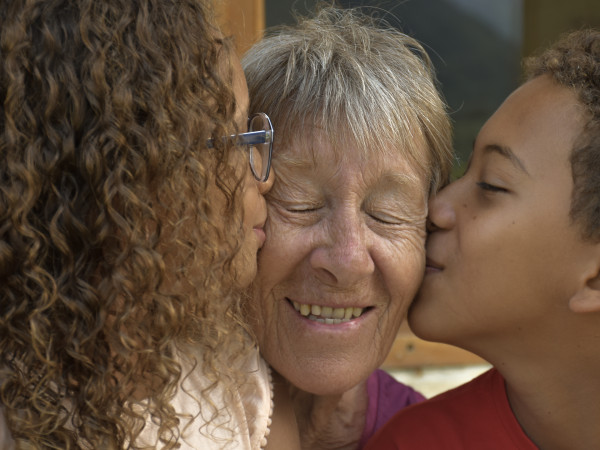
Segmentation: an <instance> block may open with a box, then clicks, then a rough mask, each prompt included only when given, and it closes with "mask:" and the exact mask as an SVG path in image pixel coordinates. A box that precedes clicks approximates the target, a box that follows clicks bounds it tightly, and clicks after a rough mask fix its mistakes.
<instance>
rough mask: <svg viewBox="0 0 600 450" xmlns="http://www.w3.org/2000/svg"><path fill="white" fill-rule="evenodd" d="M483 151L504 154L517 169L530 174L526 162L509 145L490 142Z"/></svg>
mask: <svg viewBox="0 0 600 450" xmlns="http://www.w3.org/2000/svg"><path fill="white" fill-rule="evenodd" d="M483 151H484V153H498V154H499V155H502V156H504V157H505V158H506V159H508V160H509V161H510V162H511V163H512V164H513V165H514V166H515V167H516V168H517V169H520V170H521V171H522V172H524V173H525V174H526V175H529V172H528V171H527V169H526V168H525V164H523V161H521V160H520V159H519V158H518V157H517V155H515V152H513V151H512V149H511V148H510V147H507V146H505V145H499V144H488V145H486V146H485V147H483ZM529 176H531V175H529Z"/></svg>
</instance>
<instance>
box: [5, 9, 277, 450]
mask: <svg viewBox="0 0 600 450" xmlns="http://www.w3.org/2000/svg"><path fill="white" fill-rule="evenodd" d="M0 41H1V42H2V46H1V48H0V105H2V106H1V112H2V114H0V149H1V151H0V158H1V161H0V448H2V449H3V450H4V449H9V448H13V447H17V448H28V449H37V448H54V449H73V448H86V449H118V448H180V449H186V448H187V449H224V448H236V449H249V450H250V449H252V450H255V449H257V448H259V447H261V446H264V445H265V444H266V437H267V435H268V434H269V424H270V419H269V415H270V413H271V410H272V402H271V386H270V377H269V372H268V367H267V366H266V364H265V363H264V362H263V361H262V360H260V358H259V357H258V353H257V350H256V348H255V346H254V345H253V342H251V341H250V340H249V339H247V334H246V333H245V325H244V324H242V321H241V315H240V309H239V305H240V299H241V294H242V288H243V287H245V286H247V285H248V284H249V283H250V282H251V280H252V279H253V277H254V275H255V273H256V253H257V251H258V249H259V248H260V247H261V246H262V245H263V243H264V239H265V235H264V231H263V225H264V223H265V220H266V211H267V210H266V206H265V200H264V198H263V195H262V194H264V193H265V192H267V191H268V189H269V188H270V186H271V183H272V177H271V178H269V171H268V167H269V163H270V154H269V151H268V150H269V143H268V137H269V136H271V135H272V129H271V127H270V125H269V121H268V119H267V118H266V116H265V115H264V114H258V115H251V117H253V118H252V119H251V120H250V121H248V119H247V117H248V90H247V86H246V82H245V79H244V76H243V72H242V69H241V66H240V62H239V59H238V58H237V57H236V56H235V54H234V53H233V52H231V51H230V50H229V45H228V43H227V40H226V39H223V38H222V36H221V34H220V32H219V30H218V29H217V28H216V26H215V25H214V21H213V14H212V12H211V9H210V5H209V4H208V3H207V2H206V1H205V0H198V1H195V0H190V1H180V0H140V1H136V2H129V1H121V0H102V1H98V2H94V1H89V0H68V1H65V0H46V1H43V2H40V1H37V2H36V1H31V2H25V1H9V2H2V3H0ZM248 126H250V130H248ZM247 131H252V132H253V133H252V134H250V135H248V134H247V133H246V132H247ZM239 133H241V135H240V134H239ZM230 135H237V136H236V137H235V138H234V139H228V138H223V137H224V136H230ZM257 135H258V138H260V137H262V138H263V140H262V142H263V143H264V145H262V146H258V147H256V146H255V147H247V146H245V145H243V146H241V145H234V144H241V143H243V142H246V141H247V139H248V138H249V137H250V138H253V139H256V138H257ZM253 142H255V143H257V142H256V141H253ZM257 144H258V143H257ZM258 145H260V144H258ZM261 149H262V151H261ZM248 150H250V151H251V155H252V157H251V158H250V159H249V156H248V155H249V152H248ZM276 423H277V421H276V420H274V421H273V425H272V426H271V429H272V430H273V433H271V436H273V435H277V429H276V428H274V427H275V425H276ZM271 443H272V444H273V445H276V442H275V441H273V440H271V439H270V442H269V444H271ZM275 448H281V446H279V447H275Z"/></svg>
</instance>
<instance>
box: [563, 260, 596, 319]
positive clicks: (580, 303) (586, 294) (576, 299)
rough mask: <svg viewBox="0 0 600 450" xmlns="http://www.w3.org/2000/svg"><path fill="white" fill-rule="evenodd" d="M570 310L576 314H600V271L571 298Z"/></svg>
mask: <svg viewBox="0 0 600 450" xmlns="http://www.w3.org/2000/svg"><path fill="white" fill-rule="evenodd" d="M569 309H570V310H571V311H572V312H574V313H595V312H600V269H598V270H597V271H596V275H595V276H592V277H590V278H588V279H587V281H586V283H585V285H583V286H581V289H579V290H578V291H577V292H576V293H575V294H574V295H573V296H572V297H571V298H570V300H569Z"/></svg>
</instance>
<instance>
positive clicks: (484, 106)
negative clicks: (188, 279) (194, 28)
mask: <svg viewBox="0 0 600 450" xmlns="http://www.w3.org/2000/svg"><path fill="white" fill-rule="evenodd" d="M217 1H218V2H219V3H218V8H219V13H220V20H221V22H222V23H223V28H224V29H225V30H226V31H228V32H229V33H230V34H232V35H233V36H234V38H235V40H236V46H237V50H238V53H239V54H240V55H242V54H243V53H244V52H245V51H246V50H247V49H248V48H249V47H250V46H251V45H252V44H253V43H254V42H255V41H257V40H258V39H260V37H261V36H262V35H263V33H264V30H265V29H266V28H270V27H274V26H277V25H282V24H293V23H294V22H295V19H294V17H295V15H298V14H300V15H307V14H308V15H310V13H311V11H314V9H315V6H316V5H317V3H318V0H217ZM326 3H331V2H326ZM336 4H337V5H338V6H341V7H360V8H362V9H363V10H364V11H365V12H366V13H367V14H369V15H371V16H374V17H377V18H380V19H383V20H385V21H386V22H388V23H389V24H390V25H392V26H394V27H397V28H399V29H400V30H401V31H403V32H405V33H406V34H409V35H411V36H413V37H415V38H416V39H418V40H419V41H420V42H421V43H422V44H423V45H424V46H425V48H426V49H427V51H428V52H429V55H430V57H431V59H432V61H433V63H434V65H435V68H436V73H437V77H438V80H439V86H440V89H441V91H442V92H443V94H444V96H445V98H446V101H447V103H448V105H449V111H450V116H451V118H452V122H453V125H454V148H455V150H456V162H455V169H454V175H455V176H458V175H460V174H461V173H462V171H463V169H464V166H465V164H466V162H467V160H468V157H469V154H470V152H471V149H472V146H473V141H474V139H475V137H476V135H477V132H478V131H479V128H481V126H482V125H483V123H484V122H485V120H486V119H487V118H488V117H489V116H490V115H491V114H492V113H493V112H494V111H495V110H496V108H497V107H498V106H499V105H500V103H501V102H502V101H503V100H504V98H506V96H507V95H508V94H509V93H510V92H511V91H513V90H514V89H515V88H516V87H517V86H518V85H519V82H520V80H521V61H522V59H523V57H527V56H529V55H532V54H535V53H536V52H538V51H539V50H541V49H543V48H544V47H546V46H547V45H548V44H550V43H551V42H553V41H555V40H556V39H557V38H558V36H559V35H560V34H561V33H564V32H567V31H569V30H574V29H578V28H582V27H586V26H592V27H597V28H600V0H569V1H568V2H567V1H564V0H338V1H337V2H336ZM384 368H385V369H386V370H388V371H389V372H390V373H392V374H393V375H394V376H396V377H397V378H399V379H400V380H401V381H404V382H406V383H408V384H411V385H413V386H415V387H417V388H418V389H420V390H421V391H422V392H423V393H424V394H425V395H427V396H431V395H434V394H436V393H438V392H441V391H443V390H446V389H448V388H450V387H453V386H455V385H457V384H460V383H462V382H464V381H467V380H468V379H470V378H472V377H474V376H476V375H477V374H479V373H481V372H482V371H484V370H486V369H487V368H488V365H487V364H486V363H485V362H484V361H482V360H480V359H479V358H478V357H476V356H475V355H472V354H470V353H467V352H465V351H463V350H460V349H457V348H454V347H451V346H449V345H444V344H435V343H429V342H425V341H421V340H419V339H417V338H416V337H415V336H414V335H412V333H411V332H410V330H409V329H408V327H407V326H406V325H403V326H402V328H401V330H400V332H399V334H398V338H397V339H396V342H395V344H394V347H393V349H392V351H391V353H390V355H389V356H388V358H387V360H386V362H385V364H384Z"/></svg>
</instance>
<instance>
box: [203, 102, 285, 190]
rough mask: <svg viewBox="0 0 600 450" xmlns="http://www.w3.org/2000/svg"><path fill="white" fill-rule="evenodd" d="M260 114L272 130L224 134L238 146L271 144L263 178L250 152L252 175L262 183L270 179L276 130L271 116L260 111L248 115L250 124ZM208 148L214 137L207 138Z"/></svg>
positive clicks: (210, 146)
mask: <svg viewBox="0 0 600 450" xmlns="http://www.w3.org/2000/svg"><path fill="white" fill-rule="evenodd" d="M258 116H263V117H265V118H266V119H267V124H268V125H269V128H270V130H260V131H247V132H245V133H238V134H232V135H230V136H223V138H222V139H223V141H226V140H228V139H231V140H233V141H235V142H234V145H236V146H242V145H246V146H247V147H248V150H250V147H251V146H254V145H259V144H269V156H268V158H267V169H266V171H265V175H264V176H263V177H262V178H261V177H260V176H259V175H257V174H256V170H255V169H254V164H253V157H252V152H250V158H249V159H250V170H251V171H252V175H253V176H254V178H255V179H256V181H259V182H261V183H264V182H265V181H267V180H268V179H269V174H270V173H271V158H272V156H273V139H274V135H275V130H274V129H273V124H272V123H271V118H270V117H269V116H268V115H267V114H266V113H263V112H258V113H254V114H252V115H251V116H250V117H248V126H250V123H251V122H252V119H254V118H255V117H258ZM206 147H207V148H213V147H214V139H212V138H211V139H207V141H206Z"/></svg>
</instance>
